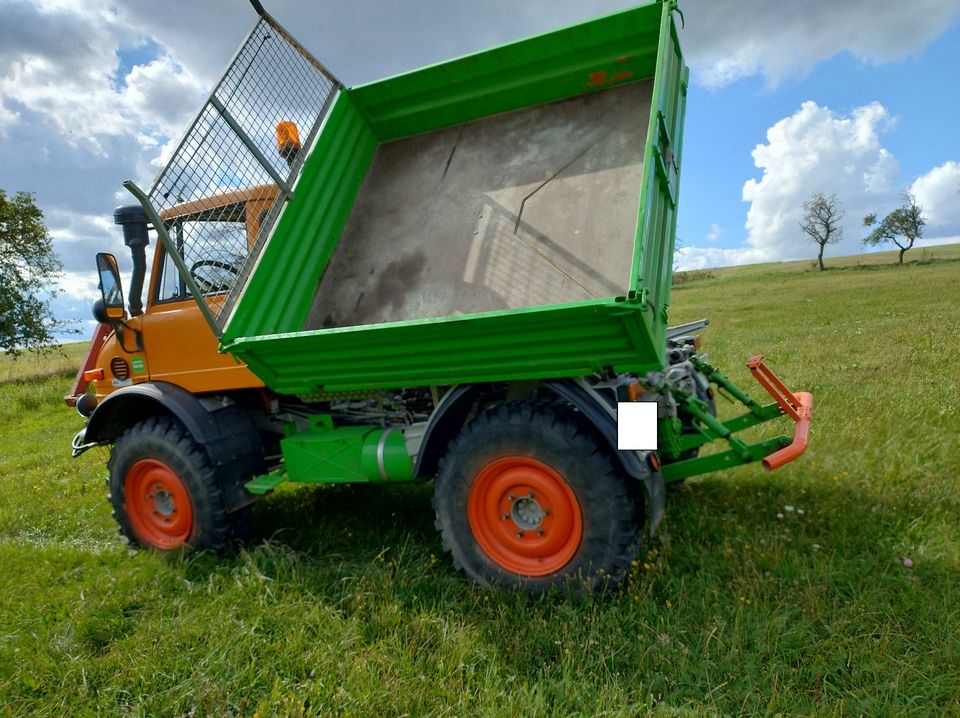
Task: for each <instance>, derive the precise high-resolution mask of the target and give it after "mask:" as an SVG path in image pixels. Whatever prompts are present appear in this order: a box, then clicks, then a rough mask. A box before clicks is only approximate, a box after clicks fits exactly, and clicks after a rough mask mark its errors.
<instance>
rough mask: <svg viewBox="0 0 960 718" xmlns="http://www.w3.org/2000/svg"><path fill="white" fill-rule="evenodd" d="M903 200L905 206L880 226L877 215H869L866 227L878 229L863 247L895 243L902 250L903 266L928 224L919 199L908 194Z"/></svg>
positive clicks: (865, 220) (894, 212)
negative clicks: (904, 258) (905, 256)
mask: <svg viewBox="0 0 960 718" xmlns="http://www.w3.org/2000/svg"><path fill="white" fill-rule="evenodd" d="M903 199H904V203H903V205H902V206H900V207H897V208H896V209H895V210H893V211H892V212H891V213H890V214H888V215H887V216H886V217H884V218H883V219H882V220H881V221H880V223H879V224H878V223H877V215H876V213H873V214H868V215H867V216H866V217H864V218H863V226H864V227H873V226H874V225H876V228H875V229H874V230H873V231H872V232H871V233H870V234H868V235H867V236H866V237H864V239H863V245H864V246H871V247H875V246H877V245H878V244H886V243H887V242H893V243H894V244H895V245H897V247H899V248H900V264H903V255H904V253H906V251H907V250H908V249H911V248H912V247H913V244H914V242H916V241H917V240H918V239H920V238H921V237H922V236H923V228H924V226H926V224H927V218H926V217H924V215H923V207H921V206H920V205H919V204H917V198H916V197H915V196H914V195H912V194H910V193H909V192H908V193H906V194H905V195H904V196H903Z"/></svg>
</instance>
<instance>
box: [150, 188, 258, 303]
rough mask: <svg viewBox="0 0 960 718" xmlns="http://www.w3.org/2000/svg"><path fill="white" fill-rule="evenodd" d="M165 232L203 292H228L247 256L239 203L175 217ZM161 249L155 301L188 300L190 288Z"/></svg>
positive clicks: (242, 213)
mask: <svg viewBox="0 0 960 718" xmlns="http://www.w3.org/2000/svg"><path fill="white" fill-rule="evenodd" d="M168 231H169V232H170V239H172V240H173V242H174V243H175V244H176V246H177V248H178V250H179V252H180V256H181V257H183V261H184V264H186V265H187V269H189V270H190V275H191V276H192V277H193V280H194V281H195V282H196V283H197V286H198V287H199V288H200V291H201V292H203V294H205V295H206V294H217V293H219V292H227V291H230V289H231V288H232V287H233V285H234V282H236V280H237V277H238V276H239V274H240V270H241V268H242V267H243V263H244V261H245V259H246V256H247V227H246V222H245V212H244V206H243V205H242V204H240V205H236V206H234V207H226V208H224V207H221V208H218V209H217V210H215V211H212V212H206V213H201V214H193V215H189V216H186V217H180V218H177V219H175V220H174V221H173V222H172V223H171V224H170V225H169V228H168ZM161 252H162V255H161V258H160V276H159V278H158V280H157V285H156V301H157V302H174V301H182V300H184V299H190V298H191V297H190V290H189V289H188V288H187V284H186V282H185V281H184V279H183V277H181V276H180V272H179V271H178V270H177V267H176V265H175V264H174V263H173V260H172V259H171V258H170V256H169V255H168V254H167V253H166V251H165V250H164V249H163V248H161Z"/></svg>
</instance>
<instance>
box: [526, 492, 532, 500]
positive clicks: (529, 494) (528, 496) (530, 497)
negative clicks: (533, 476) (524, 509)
mask: <svg viewBox="0 0 960 718" xmlns="http://www.w3.org/2000/svg"><path fill="white" fill-rule="evenodd" d="M527 498H528V499H532V498H533V492H532V491H531V492H530V493H528V494H527Z"/></svg>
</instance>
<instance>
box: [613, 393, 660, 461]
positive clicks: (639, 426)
mask: <svg viewBox="0 0 960 718" xmlns="http://www.w3.org/2000/svg"><path fill="white" fill-rule="evenodd" d="M617 448H618V449H620V450H621V451H628V450H630V451H655V450H656V448H657V402H655V401H618V402H617Z"/></svg>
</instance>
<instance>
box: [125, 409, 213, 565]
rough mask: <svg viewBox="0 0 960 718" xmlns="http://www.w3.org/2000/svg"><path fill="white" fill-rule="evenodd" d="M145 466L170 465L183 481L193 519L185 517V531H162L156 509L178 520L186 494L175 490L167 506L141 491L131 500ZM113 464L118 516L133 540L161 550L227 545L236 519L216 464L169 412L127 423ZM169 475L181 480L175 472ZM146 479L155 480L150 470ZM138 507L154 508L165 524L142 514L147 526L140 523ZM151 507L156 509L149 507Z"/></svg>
mask: <svg viewBox="0 0 960 718" xmlns="http://www.w3.org/2000/svg"><path fill="white" fill-rule="evenodd" d="M144 466H146V467H147V468H148V469H152V470H153V471H154V472H156V471H159V472H160V474H159V475H160V476H161V477H164V472H165V471H166V470H167V469H168V470H169V472H170V473H172V475H174V476H175V480H177V481H179V482H180V485H179V486H178V489H179V488H180V486H182V489H183V490H185V494H186V499H187V500H188V502H189V511H190V515H191V520H190V521H188V522H186V523H185V525H184V527H183V531H182V532H181V533H180V534H178V535H173V536H170V537H164V536H163V535H162V532H163V530H164V529H163V526H162V524H159V519H162V518H163V516H162V515H161V516H158V512H157V511H156V509H158V508H162V509H165V510H167V511H171V510H172V511H173V513H171V514H170V517H171V518H173V519H174V520H176V518H177V517H176V510H177V503H178V499H179V504H180V507H179V510H180V511H184V510H185V507H184V506H183V496H182V495H179V496H174V498H173V499H170V500H169V502H168V504H167V505H164V506H161V505H160V504H159V503H157V504H155V505H154V506H153V507H150V505H149V503H148V502H149V501H150V500H151V499H145V500H144V499H142V498H141V499H137V498H136V497H135V496H130V497H129V499H130V500H129V502H128V489H131V490H132V489H135V484H134V483H133V482H138V483H139V482H140V481H144V480H145V479H144V478H143V477H142V476H140V474H142V473H143V467H144ZM134 467H139V468H134ZM158 467H159V468H158ZM162 467H165V468H162ZM107 469H108V471H109V477H108V479H107V482H108V485H109V489H110V493H109V500H110V504H111V506H112V507H113V517H114V519H115V520H116V522H117V524H118V525H119V526H120V533H121V534H123V535H124V536H126V537H127V538H128V539H129V540H130V542H131V543H135V544H138V545H140V546H144V547H146V548H151V549H154V550H157V551H161V552H165V551H171V550H175V549H182V548H186V549H191V550H198V551H203V550H213V551H222V550H223V549H224V548H226V547H227V545H228V543H229V541H230V538H231V533H232V532H231V528H232V520H231V516H230V514H228V513H227V512H226V510H225V508H224V501H223V493H222V491H221V489H220V485H219V483H218V482H217V478H216V475H215V473H214V470H213V466H212V465H211V463H210V459H209V457H208V456H207V454H206V452H205V451H204V450H203V448H202V446H200V445H199V444H197V442H195V441H194V440H193V438H192V437H191V436H190V434H189V433H188V432H187V431H186V429H185V428H184V427H183V426H182V425H181V424H180V423H179V422H177V421H175V420H173V419H170V418H167V417H155V418H149V419H146V420H144V421H141V422H139V423H137V424H135V425H134V426H132V427H131V428H129V429H127V430H126V431H125V432H123V434H121V435H120V437H119V438H118V439H117V441H116V443H115V444H114V446H113V450H112V451H111V453H110V460H109V462H108V463H107ZM131 470H133V471H131ZM167 480H168V481H170V482H172V483H174V484H175V483H176V482H175V480H174V479H172V478H170V479H167ZM146 481H148V482H149V474H148V478H147V479H146ZM180 493H181V494H182V493H184V491H181V492H180ZM148 495H149V494H148ZM168 495H169V494H168ZM154 500H155V499H154ZM155 501H156V500H155ZM137 507H140V510H141V511H143V512H145V513H147V514H150V513H152V514H153V515H154V517H155V519H154V520H155V521H157V523H158V524H159V528H158V527H157V525H154V524H146V525H145V524H144V523H143V519H142V518H141V519H140V523H139V525H140V526H141V527H143V526H145V528H144V529H138V520H137V515H136V512H137V510H138V509H137ZM149 508H153V509H154V510H153V511H146V509H149ZM131 512H133V515H131ZM140 515H141V516H142V515H143V513H141V514H140ZM147 520H148V521H149V518H148V519H147ZM158 537H159V538H158Z"/></svg>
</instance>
